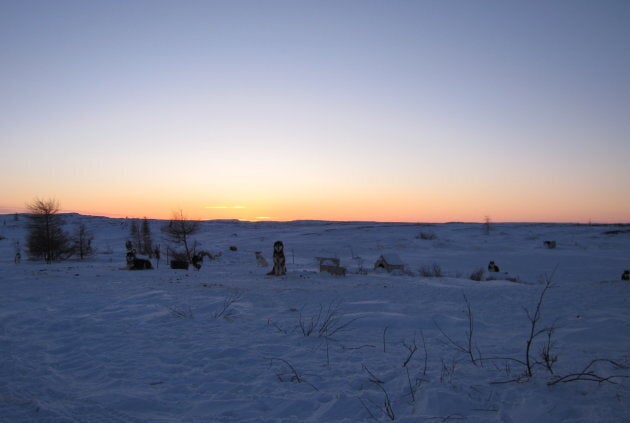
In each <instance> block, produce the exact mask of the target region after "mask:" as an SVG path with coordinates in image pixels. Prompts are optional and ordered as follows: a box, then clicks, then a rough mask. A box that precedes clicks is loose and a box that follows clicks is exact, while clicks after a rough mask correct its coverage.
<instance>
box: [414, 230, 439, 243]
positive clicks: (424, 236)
mask: <svg viewBox="0 0 630 423" xmlns="http://www.w3.org/2000/svg"><path fill="white" fill-rule="evenodd" d="M416 238H417V239H422V240H424V241H432V240H434V239H436V238H437V236H436V235H435V234H434V233H433V232H420V233H419V234H418V235H416Z"/></svg>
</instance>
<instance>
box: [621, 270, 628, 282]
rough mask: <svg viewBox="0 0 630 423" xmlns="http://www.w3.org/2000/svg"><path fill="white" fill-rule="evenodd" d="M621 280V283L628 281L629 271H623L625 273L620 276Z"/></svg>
mask: <svg viewBox="0 0 630 423" xmlns="http://www.w3.org/2000/svg"><path fill="white" fill-rule="evenodd" d="M621 280H622V281H630V270H625V271H624V272H623V273H622V274H621Z"/></svg>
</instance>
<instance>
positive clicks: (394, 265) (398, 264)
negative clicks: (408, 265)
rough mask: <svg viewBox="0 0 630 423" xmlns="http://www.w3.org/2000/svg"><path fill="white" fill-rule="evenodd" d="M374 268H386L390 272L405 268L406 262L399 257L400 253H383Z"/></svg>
mask: <svg viewBox="0 0 630 423" xmlns="http://www.w3.org/2000/svg"><path fill="white" fill-rule="evenodd" d="M374 269H375V270H376V269H385V270H387V271H388V272H393V271H394V270H404V269H405V263H403V261H402V260H401V259H400V257H398V254H395V253H388V254H381V256H380V257H379V258H378V260H376V263H374Z"/></svg>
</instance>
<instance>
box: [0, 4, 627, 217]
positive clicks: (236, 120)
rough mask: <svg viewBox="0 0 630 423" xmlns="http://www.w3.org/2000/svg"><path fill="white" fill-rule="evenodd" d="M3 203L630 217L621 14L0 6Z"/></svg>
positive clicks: (511, 9)
mask: <svg viewBox="0 0 630 423" xmlns="http://www.w3.org/2000/svg"><path fill="white" fill-rule="evenodd" d="M0 61H1V63H2V66H0V93H2V100H1V101H0V141H1V145H2V155H0V177H1V180H2V182H3V183H2V184H1V185H0V212H1V213H12V212H16V211H24V210H25V205H26V204H27V203H29V202H30V201H31V200H32V199H33V198H35V197H40V198H56V199H57V200H58V201H59V202H60V204H61V207H62V208H63V210H64V211H72V212H79V213H84V214H93V215H105V216H112V217H125V216H128V217H143V216H147V217H151V218H162V219H168V218H170V217H171V215H172V213H173V211H176V210H183V211H184V213H185V214H186V215H188V216H189V217H190V218H196V219H240V220H253V221H256V220H279V221H286V220H297V219H316V220H369V221H405V222H407V221H408V222H446V221H483V219H484V218H485V217H486V216H489V217H490V218H491V219H492V220H493V221H497V222H500V221H543V222H552V221H553V222H588V221H593V222H630V166H628V164H627V162H628V157H630V138H629V137H630V119H628V117H627V115H628V110H630V3H628V2H618V1H612V0H610V1H601V2H574V1H555V2H551V3H550V2H542V1H541V2H538V1H533V2H521V1H497V2H495V1H491V2H483V3H477V2H450V1H420V2H415V1H401V2H382V1H370V0H368V1H343V2H328V1H325V2H301V1H300V2H294V1H275V0H272V1H265V2H257V1H207V2H194V1H183V2H152V1H134V2H111V3H110V2H96V1H86V2H69V1H60V2H35V3H34V4H30V3H28V4H25V3H24V2H2V4H0Z"/></svg>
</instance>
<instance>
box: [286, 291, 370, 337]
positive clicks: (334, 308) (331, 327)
mask: <svg viewBox="0 0 630 423" xmlns="http://www.w3.org/2000/svg"><path fill="white" fill-rule="evenodd" d="M340 307H341V302H340V301H338V300H335V301H332V302H331V303H330V304H328V307H326V309H324V306H323V305H321V304H320V305H319V310H318V311H317V313H315V314H313V315H311V317H310V318H306V317H304V316H303V314H302V311H300V315H299V317H298V326H299V328H300V330H301V332H302V335H304V336H306V337H308V336H311V335H313V334H315V333H316V334H317V336H318V337H325V338H330V337H332V336H334V335H335V334H336V333H338V332H339V331H341V330H344V329H346V328H347V327H348V326H350V325H351V324H352V323H353V322H354V321H355V320H357V319H358V317H357V318H354V319H350V320H345V321H344V314H343V313H342V312H341V311H340Z"/></svg>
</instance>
